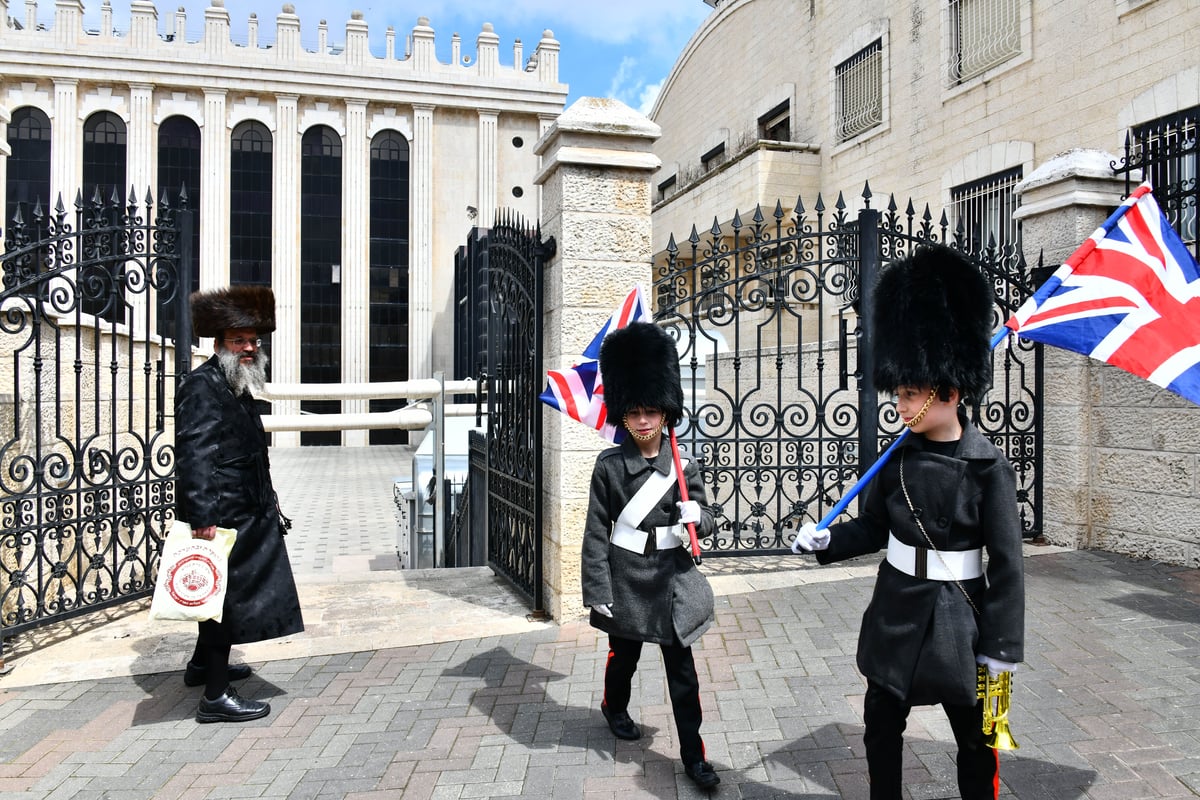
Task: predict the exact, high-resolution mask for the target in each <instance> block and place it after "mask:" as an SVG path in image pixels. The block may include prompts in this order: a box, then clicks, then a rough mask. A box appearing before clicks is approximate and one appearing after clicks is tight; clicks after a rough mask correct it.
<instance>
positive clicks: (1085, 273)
mask: <svg viewBox="0 0 1200 800" xmlns="http://www.w3.org/2000/svg"><path fill="white" fill-rule="evenodd" d="M1005 325H1006V326H1007V327H1008V328H1010V329H1012V330H1014V331H1016V332H1017V334H1018V335H1019V336H1021V337H1023V338H1025V339H1032V340H1034V341H1038V342H1045V343H1046V344H1051V345H1054V346H1056V347H1062V348H1064V349H1066V350H1072V351H1074V352H1076V353H1082V354H1084V355H1086V356H1090V357H1092V358H1095V359H1097V360H1100V361H1104V362H1106V363H1109V364H1112V365H1113V366H1116V367H1120V368H1121V369H1123V370H1125V371H1126V372H1131V373H1133V374H1134V375H1137V376H1139V377H1141V378H1145V379H1146V380H1148V381H1150V382H1151V383H1154V384H1156V385H1158V386H1161V387H1163V388H1164V389H1168V390H1170V391H1172V392H1175V393H1176V394H1178V395H1180V396H1181V397H1184V398H1186V399H1188V400H1190V401H1192V402H1193V403H1196V404H1198V405H1200V266H1198V265H1197V264H1196V260H1195V259H1194V258H1193V257H1192V254H1191V253H1190V252H1188V249H1187V247H1186V246H1185V245H1184V244H1183V242H1182V241H1181V240H1180V238H1179V235H1178V234H1177V233H1175V231H1174V229H1173V228H1172V227H1171V224H1170V222H1168V220H1167V218H1166V216H1164V215H1163V213H1162V211H1161V209H1159V207H1158V203H1157V202H1155V200H1154V195H1153V194H1151V193H1150V185H1149V184H1148V183H1143V184H1142V185H1141V186H1139V187H1138V188H1137V189H1136V190H1135V191H1134V192H1133V193H1132V194H1130V195H1129V197H1128V198H1127V199H1126V200H1125V202H1124V203H1122V204H1121V207H1120V208H1118V209H1117V210H1116V211H1115V212H1114V213H1113V215H1112V216H1110V217H1109V218H1108V219H1107V220H1106V221H1105V222H1104V224H1103V225H1101V226H1100V227H1099V228H1097V229H1096V232H1095V233H1093V234H1092V235H1091V237H1090V238H1089V239H1088V240H1087V241H1086V242H1084V243H1083V244H1082V245H1081V246H1080V247H1079V249H1077V250H1076V251H1075V252H1074V253H1072V254H1071V256H1070V257H1069V258H1067V260H1066V261H1065V262H1064V263H1063V265H1062V266H1061V267H1059V268H1058V270H1057V271H1056V272H1055V273H1054V275H1053V276H1051V277H1050V279H1049V280H1047V281H1046V283H1045V284H1043V285H1042V287H1041V288H1040V289H1038V291H1037V293H1036V294H1034V296H1033V297H1031V298H1029V300H1028V301H1026V303H1025V304H1024V305H1022V306H1021V307H1020V308H1019V309H1017V311H1016V313H1015V314H1013V315H1012V318H1011V319H1009V320H1008V322H1007V323H1005Z"/></svg>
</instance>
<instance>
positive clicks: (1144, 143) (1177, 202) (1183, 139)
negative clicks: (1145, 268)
mask: <svg viewBox="0 0 1200 800" xmlns="http://www.w3.org/2000/svg"><path fill="white" fill-rule="evenodd" d="M1198 121H1200V106H1196V107H1195V108H1191V109H1188V110H1187V111H1182V112H1179V113H1177V114H1172V115H1170V116H1167V117H1161V118H1159V119H1156V120H1153V121H1152V122H1148V123H1146V124H1144V125H1139V126H1137V127H1135V128H1134V129H1133V137H1132V138H1133V141H1132V146H1131V152H1130V154H1129V157H1127V159H1126V160H1127V162H1128V163H1131V164H1135V165H1140V166H1141V167H1142V175H1143V178H1144V179H1145V180H1148V181H1149V182H1150V185H1151V186H1153V187H1154V197H1155V199H1157V200H1158V203H1159V206H1160V207H1161V208H1162V210H1163V213H1165V214H1166V215H1167V219H1169V220H1170V221H1171V226H1172V227H1173V228H1175V231H1176V232H1177V233H1178V234H1179V238H1181V239H1183V241H1184V242H1186V243H1188V244H1190V245H1191V246H1192V250H1193V252H1196V251H1197V247H1196V245H1197V241H1196V206H1197V202H1198V197H1200V187H1198V186H1197V184H1196V173H1197V171H1198V169H1197V168H1198V166H1200V164H1198V162H1200V147H1197V141H1196V128H1197V122H1198Z"/></svg>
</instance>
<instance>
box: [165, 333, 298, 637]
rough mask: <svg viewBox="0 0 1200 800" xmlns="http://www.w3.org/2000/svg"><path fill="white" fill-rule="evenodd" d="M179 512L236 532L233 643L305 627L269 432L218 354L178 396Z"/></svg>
mask: <svg viewBox="0 0 1200 800" xmlns="http://www.w3.org/2000/svg"><path fill="white" fill-rule="evenodd" d="M175 467H176V482H175V491H176V500H175V514H176V517H177V518H178V519H181V520H184V521H185V522H187V523H188V524H189V525H190V526H191V527H192V528H193V529H196V528H204V527H208V526H209V525H217V526H220V527H222V528H234V529H236V530H237V532H238V535H237V540H236V541H235V542H234V545H233V551H232V552H231V553H230V554H229V586H228V589H227V591H226V595H225V610H224V613H223V615H222V620H221V625H222V627H223V628H224V629H225V631H226V633H227V634H228V636H229V640H230V642H232V643H233V644H241V643H246V642H258V641H262V640H264V639H274V638H276V637H279V636H287V635H289V634H293V633H299V632H300V631H302V630H304V620H303V619H302V617H301V615H300V598H299V597H298V596H297V594H296V582H295V579H294V578H293V577H292V566H291V562H290V561H289V560H288V554H287V548H286V547H285V546H284V538H283V531H282V529H281V527H280V524H279V512H278V509H277V507H276V499H275V488H274V486H273V485H272V484H271V473H270V464H269V462H268V460H267V436H266V433H265V432H264V431H263V426H262V418H261V416H260V415H259V413H258V409H257V408H256V407H255V401H254V399H253V398H251V397H250V396H249V395H245V394H243V395H242V396H240V397H234V395H233V391H232V390H231V389H230V388H229V383H228V381H226V380H225V376H224V374H223V373H222V372H221V367H220V364H219V363H218V361H217V358H216V356H214V357H212V358H210V359H209V360H208V361H206V362H205V363H204V364H202V365H201V366H200V367H198V368H197V369H196V370H195V371H193V372H192V373H190V374H189V375H188V376H187V377H185V378H184V379H183V381H182V382H181V383H180V385H179V390H178V392H177V393H176V396H175Z"/></svg>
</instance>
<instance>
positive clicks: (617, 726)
mask: <svg viewBox="0 0 1200 800" xmlns="http://www.w3.org/2000/svg"><path fill="white" fill-rule="evenodd" d="M600 713H601V714H603V715H604V718H605V719H606V720H608V729H609V730H610V731H612V732H613V735H614V736H616V737H617V738H618V739H628V740H629V741H633V740H634V739H640V738H642V729H641V728H639V727H638V726H637V723H635V722H634V721H633V720H632V719H631V718H630V716H629V712H628V711H609V710H608V706H607V705H606V704H604V703H601V704H600Z"/></svg>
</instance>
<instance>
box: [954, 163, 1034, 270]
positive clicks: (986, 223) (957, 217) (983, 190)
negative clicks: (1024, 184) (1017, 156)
mask: <svg viewBox="0 0 1200 800" xmlns="http://www.w3.org/2000/svg"><path fill="white" fill-rule="evenodd" d="M1020 180H1021V168H1020V167H1016V168H1014V169H1010V170H1006V171H1004V172H997V173H995V174H993V175H989V176H988V177H986V178H982V179H980V180H977V181H972V182H971V183H964V184H962V185H960V186H955V187H954V188H953V189H951V190H950V201H951V214H952V215H953V218H954V220H953V222H954V230H955V231H958V230H960V229H961V230H962V232H963V237H964V240H963V243H964V244H965V245H966V246H967V247H968V248H969V249H970V251H971V252H973V253H978V252H981V251H982V250H983V249H984V248H986V247H989V246H993V245H994V246H995V247H996V248H997V249H1001V248H1004V247H1006V246H1009V245H1012V246H1014V247H1016V246H1017V245H1019V244H1020V241H1021V228H1020V224H1019V223H1018V222H1017V221H1016V220H1014V219H1013V212H1014V211H1016V210H1017V198H1016V195H1015V194H1014V193H1013V188H1014V187H1015V186H1016V185H1017V184H1018V183H1019V182H1020Z"/></svg>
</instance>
